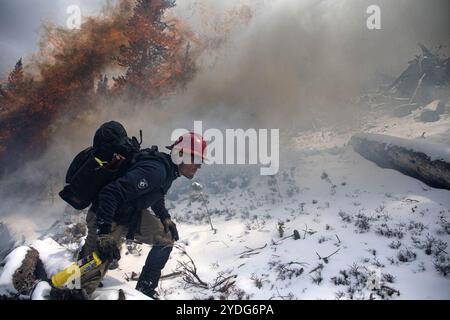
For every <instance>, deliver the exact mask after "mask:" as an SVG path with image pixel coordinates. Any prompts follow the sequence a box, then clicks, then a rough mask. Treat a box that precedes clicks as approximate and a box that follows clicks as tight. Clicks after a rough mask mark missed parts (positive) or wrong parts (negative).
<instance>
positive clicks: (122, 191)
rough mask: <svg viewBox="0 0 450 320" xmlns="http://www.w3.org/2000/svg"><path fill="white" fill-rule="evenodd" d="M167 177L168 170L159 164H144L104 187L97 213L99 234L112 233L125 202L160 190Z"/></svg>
mask: <svg viewBox="0 0 450 320" xmlns="http://www.w3.org/2000/svg"><path fill="white" fill-rule="evenodd" d="M165 175H166V170H165V169H164V168H163V167H162V166H161V165H159V164H158V163H157V162H144V163H141V164H139V165H138V166H135V167H134V168H131V169H130V170H129V171H128V172H127V173H126V174H125V175H124V176H122V177H120V178H119V179H117V180H115V181H113V182H112V183H110V184H108V185H106V186H105V187H103V189H102V190H101V191H100V193H99V195H98V206H97V212H96V214H97V227H98V233H99V234H107V233H110V232H111V226H112V222H113V218H114V215H115V213H116V211H117V209H118V208H120V206H121V205H122V204H124V203H125V202H129V201H133V200H135V199H137V198H139V197H140V196H142V195H144V194H146V193H150V192H154V191H155V190H159V189H160V187H161V183H162V181H164V179H165Z"/></svg>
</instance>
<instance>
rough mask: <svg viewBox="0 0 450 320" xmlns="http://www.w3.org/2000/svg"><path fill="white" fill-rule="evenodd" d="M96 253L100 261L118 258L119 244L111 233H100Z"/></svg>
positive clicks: (110, 260)
mask: <svg viewBox="0 0 450 320" xmlns="http://www.w3.org/2000/svg"><path fill="white" fill-rule="evenodd" d="M97 253H98V255H99V257H100V259H101V260H102V261H109V262H112V261H113V260H114V259H116V260H120V249H119V244H118V243H117V241H116V240H115V239H114V238H113V236H112V235H111V234H102V235H99V236H98V239H97Z"/></svg>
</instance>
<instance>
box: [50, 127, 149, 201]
mask: <svg viewBox="0 0 450 320" xmlns="http://www.w3.org/2000/svg"><path fill="white" fill-rule="evenodd" d="M141 143H142V132H141V141H139V142H138V140H137V139H136V138H135V137H132V138H129V137H128V134H127V132H126V130H125V128H124V127H123V126H122V125H121V124H120V123H118V122H116V121H110V122H107V123H105V124H103V125H102V126H101V127H100V128H99V129H98V130H97V131H96V133H95V136H94V142H93V145H92V147H89V148H86V149H84V150H83V151H81V152H80V153H79V154H78V155H77V156H76V157H75V158H74V159H73V160H72V163H71V164H70V166H69V169H68V170H67V174H66V183H67V185H66V186H65V187H64V189H63V190H62V191H61V192H60V193H59V196H60V197H61V198H62V199H63V200H64V201H66V202H67V203H68V204H70V205H71V206H72V207H74V208H75V209H77V210H83V209H85V208H87V207H88V206H89V205H90V204H91V203H92V201H93V200H94V199H95V197H96V196H97V194H98V193H99V192H100V190H101V189H102V188H103V187H104V186H105V185H107V184H108V183H110V182H112V181H114V180H115V179H117V178H118V177H120V176H121V175H122V174H123V173H124V172H125V171H126V167H127V166H128V165H129V163H131V162H132V161H133V159H134V157H135V156H136V155H137V154H139V151H140V145H141ZM115 154H120V155H121V156H123V157H125V159H126V161H125V163H124V164H123V165H122V166H121V167H119V168H117V169H114V170H112V169H110V168H108V163H109V162H110V161H111V160H112V159H113V157H114V155H115Z"/></svg>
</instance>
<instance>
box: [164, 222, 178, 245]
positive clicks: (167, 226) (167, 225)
mask: <svg viewBox="0 0 450 320" xmlns="http://www.w3.org/2000/svg"><path fill="white" fill-rule="evenodd" d="M161 222H162V224H163V226H164V231H165V232H166V233H168V232H169V231H170V233H171V235H172V239H173V240H174V241H178V240H179V239H180V238H179V237H178V230H177V225H176V224H175V222H173V221H172V219H170V218H165V219H162V220H161Z"/></svg>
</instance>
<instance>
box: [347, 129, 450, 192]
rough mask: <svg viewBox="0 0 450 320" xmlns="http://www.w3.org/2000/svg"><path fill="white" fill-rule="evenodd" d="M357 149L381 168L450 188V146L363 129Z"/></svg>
mask: <svg viewBox="0 0 450 320" xmlns="http://www.w3.org/2000/svg"><path fill="white" fill-rule="evenodd" d="M350 144H351V146H352V147H353V149H354V150H355V151H356V152H357V153H359V154H360V155H361V156H363V157H364V158H366V159H367V160H369V161H372V162H374V163H376V164H377V165H378V166H379V167H381V168H387V169H394V170H397V171H399V172H401V173H403V174H405V175H408V176H410V177H413V178H416V179H419V180H420V181H422V182H424V183H425V184H427V185H429V186H431V187H434V188H442V189H447V190H450V148H449V147H447V146H445V145H440V144H436V143H429V142H426V141H422V140H408V139H402V138H397V137H391V136H386V135H380V134H369V133H360V134H356V135H354V136H353V137H352V138H351V139H350Z"/></svg>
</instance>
